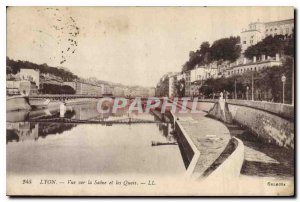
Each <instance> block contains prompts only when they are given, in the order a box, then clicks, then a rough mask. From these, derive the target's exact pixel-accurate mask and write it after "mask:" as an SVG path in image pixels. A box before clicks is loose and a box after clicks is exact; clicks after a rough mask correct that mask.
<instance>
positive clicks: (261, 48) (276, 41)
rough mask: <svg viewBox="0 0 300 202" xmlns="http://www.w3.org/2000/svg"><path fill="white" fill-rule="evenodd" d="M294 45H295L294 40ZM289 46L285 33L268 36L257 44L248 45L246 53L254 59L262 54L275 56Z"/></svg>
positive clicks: (246, 55) (247, 56) (249, 57)
mask: <svg viewBox="0 0 300 202" xmlns="http://www.w3.org/2000/svg"><path fill="white" fill-rule="evenodd" d="M291 43H292V46H294V45H293V42H291ZM287 46H288V40H287V39H285V36H283V35H275V36H274V37H273V36H271V35H270V36H267V37H266V38H264V39H263V40H262V41H260V42H258V43H257V44H255V45H253V46H250V47H248V48H247V49H246V50H245V52H244V55H245V57H246V58H248V59H252V58H253V57H254V56H256V57H260V56H261V55H267V56H271V57H274V56H275V55H276V54H277V53H279V54H283V53H284V52H285V50H286V47H287ZM289 51H290V49H289V50H287V52H289Z"/></svg>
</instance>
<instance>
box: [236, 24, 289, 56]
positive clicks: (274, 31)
mask: <svg viewBox="0 0 300 202" xmlns="http://www.w3.org/2000/svg"><path fill="white" fill-rule="evenodd" d="M293 30H294V19H287V20H280V21H273V22H266V23H263V22H259V21H257V22H253V23H250V24H249V26H248V28H247V29H245V30H243V31H242V32H241V47H242V52H244V51H245V50H246V49H247V48H248V47H249V46H252V45H255V44H257V43H258V42H260V41H262V40H263V39H264V38H265V37H267V36H275V35H285V36H290V35H291V34H292V33H293Z"/></svg>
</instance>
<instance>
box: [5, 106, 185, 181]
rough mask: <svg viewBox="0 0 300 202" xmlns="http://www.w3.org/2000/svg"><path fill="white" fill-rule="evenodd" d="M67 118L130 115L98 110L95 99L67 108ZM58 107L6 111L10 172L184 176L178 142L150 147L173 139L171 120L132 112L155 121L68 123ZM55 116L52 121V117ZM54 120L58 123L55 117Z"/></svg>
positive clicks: (174, 140) (143, 118) (118, 117)
mask: <svg viewBox="0 0 300 202" xmlns="http://www.w3.org/2000/svg"><path fill="white" fill-rule="evenodd" d="M67 109H68V111H67V112H66V113H65V115H64V117H65V118H68V119H69V120H92V121H95V120H98V121H108V120H109V121H113V120H114V121H118V120H121V119H122V120H124V119H126V118H128V117H129V115H128V112H127V111H126V109H125V110H122V111H118V113H117V114H111V113H110V114H99V113H98V112H97V111H96V103H89V104H80V105H73V106H69V107H67ZM59 117H60V114H59V110H58V108H52V109H45V110H36V111H31V112H21V111H19V112H7V135H6V138H7V141H6V142H7V144H6V147H7V150H6V153H7V154H6V155H7V174H12V175H15V174H17V175H26V174H47V173H49V174H76V175H81V174H102V175H103V174H104V175H105V174H107V175H114V174H135V173H139V174H145V175H164V176H166V175H167V176H168V175H170V176H172V175H183V174H184V173H185V171H186V168H185V166H184V162H183V160H182V156H181V153H180V150H179V147H178V145H161V146H152V141H154V142H162V143H174V142H176V138H175V137H173V136H172V135H171V134H170V129H171V126H170V124H166V123H161V122H158V120H157V119H156V117H154V116H153V115H152V114H132V115H130V117H132V118H138V119H140V120H150V121H151V120H152V121H157V122H156V123H139V124H117V123H116V124H92V123H91V124H89V123H84V124H81V123H64V122H60V121H57V118H59ZM51 120H52V121H51ZM53 120H56V121H53Z"/></svg>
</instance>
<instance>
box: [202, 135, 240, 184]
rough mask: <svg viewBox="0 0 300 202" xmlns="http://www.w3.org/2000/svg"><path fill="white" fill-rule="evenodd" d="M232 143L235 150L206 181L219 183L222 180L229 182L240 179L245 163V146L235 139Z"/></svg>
mask: <svg viewBox="0 0 300 202" xmlns="http://www.w3.org/2000/svg"><path fill="white" fill-rule="evenodd" d="M231 141H232V142H233V144H234V145H235V150H234V151H233V152H232V153H231V155H229V156H228V157H227V158H226V159H225V160H224V161H223V162H222V163H221V164H220V165H219V166H218V167H217V168H216V169H215V170H214V171H212V172H211V173H210V175H208V176H207V178H206V180H210V181H211V180H212V181H213V180H215V181H219V180H220V179H222V180H224V181H227V182H229V181H230V180H232V179H233V178H236V177H239V175H240V172H241V169H242V166H243V162H244V144H243V142H242V141H241V140H239V139H238V138H235V137H233V138H232V139H231Z"/></svg>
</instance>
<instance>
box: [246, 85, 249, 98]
mask: <svg viewBox="0 0 300 202" xmlns="http://www.w3.org/2000/svg"><path fill="white" fill-rule="evenodd" d="M246 89H247V93H246V98H247V100H248V90H249V86H247V88H246Z"/></svg>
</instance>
